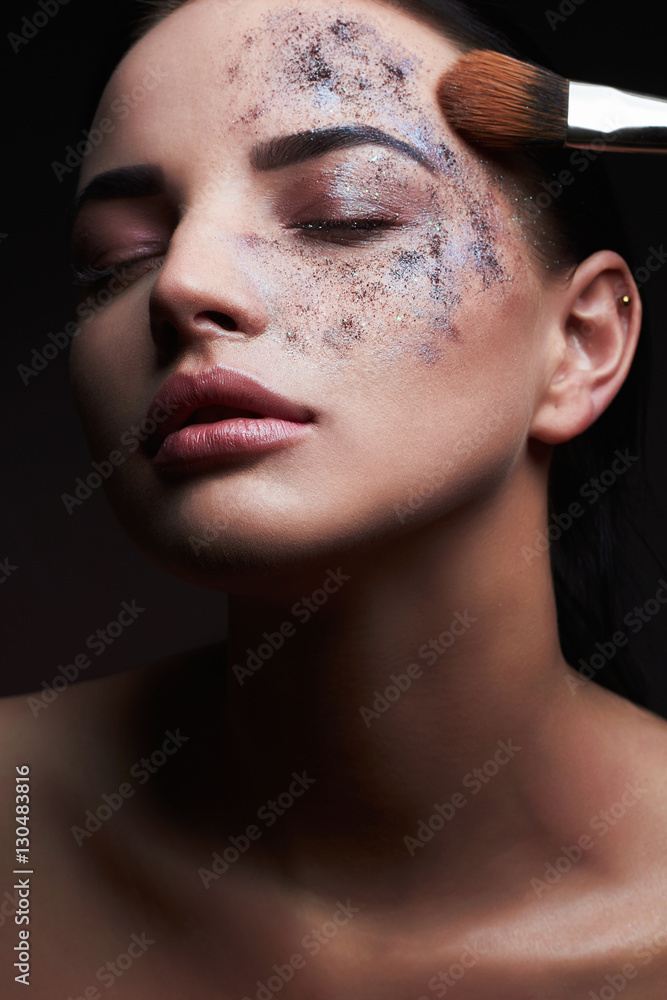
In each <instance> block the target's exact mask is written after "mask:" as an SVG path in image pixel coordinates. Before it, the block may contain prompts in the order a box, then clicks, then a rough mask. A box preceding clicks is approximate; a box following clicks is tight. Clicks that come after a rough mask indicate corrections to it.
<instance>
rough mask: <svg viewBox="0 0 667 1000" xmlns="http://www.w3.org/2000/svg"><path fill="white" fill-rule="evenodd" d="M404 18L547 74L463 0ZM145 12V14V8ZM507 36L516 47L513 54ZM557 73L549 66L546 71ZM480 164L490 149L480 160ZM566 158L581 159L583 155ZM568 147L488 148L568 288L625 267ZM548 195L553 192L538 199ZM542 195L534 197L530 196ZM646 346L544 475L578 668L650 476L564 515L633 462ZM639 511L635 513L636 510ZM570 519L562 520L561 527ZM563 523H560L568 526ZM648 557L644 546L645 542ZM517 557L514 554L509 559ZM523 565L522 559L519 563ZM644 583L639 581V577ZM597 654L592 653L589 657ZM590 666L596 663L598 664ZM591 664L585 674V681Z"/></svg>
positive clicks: (631, 587) (625, 575)
mask: <svg viewBox="0 0 667 1000" xmlns="http://www.w3.org/2000/svg"><path fill="white" fill-rule="evenodd" d="M140 2H141V3H142V7H143V16H141V17H140V18H139V20H138V21H137V23H136V24H135V26H134V31H133V36H132V38H133V41H135V42H136V41H137V40H138V39H139V38H141V37H142V36H143V35H144V34H145V33H146V32H147V31H148V30H150V28H152V27H153V26H154V25H155V24H157V23H158V22H160V21H161V20H163V19H164V18H165V17H167V16H169V14H171V13H173V11H175V10H176V9H178V8H179V7H181V6H182V5H183V4H184V3H185V2H187V0H140ZM376 2H378V3H383V4H385V5H388V6H392V7H395V8H397V9H398V10H402V11H405V12H407V13H409V14H411V15H412V16H414V17H416V18H418V19H419V20H422V21H424V22H426V23H428V24H429V25H431V26H432V27H433V28H434V30H437V31H439V32H441V33H443V34H445V35H446V36H447V37H448V38H449V39H450V40H451V41H453V42H454V43H455V44H456V45H457V46H458V47H459V48H461V50H463V51H469V50H471V49H476V48H487V49H493V50H495V51H497V52H502V53H505V54H507V55H514V56H519V57H520V58H522V59H531V58H532V60H533V61H535V62H539V63H541V64H542V65H547V66H548V61H547V60H545V59H544V56H543V53H541V52H536V51H535V47H534V43H532V42H527V40H526V38H525V37H520V34H519V32H518V31H517V28H516V26H515V25H510V24H508V23H507V21H506V19H505V18H504V15H503V14H502V12H501V11H500V10H499V9H498V8H494V10H493V13H490V12H489V11H488V10H487V9H486V8H485V11H484V16H483V17H482V16H480V14H479V13H478V12H477V11H476V10H475V3H474V2H463V0H376ZM146 8H149V9H148V10H147V9H146ZM509 37H513V38H515V39H517V44H516V46H515V45H514V44H512V43H511V42H510V41H509ZM549 68H552V69H555V70H556V71H557V67H553V66H552V67H549ZM484 155H485V156H487V153H485V154H484ZM575 155H581V154H580V153H578V154H575ZM572 156H573V154H572V151H571V150H567V151H565V150H554V149H544V150H537V151H531V152H530V153H524V152H520V153H519V152H516V153H515V152H511V153H509V154H503V155H502V156H501V155H499V154H496V153H494V152H491V151H488V158H489V159H490V160H492V161H495V162H499V163H500V164H501V165H502V166H503V167H504V168H505V169H507V170H508V171H509V172H510V174H511V176H512V177H513V178H514V179H515V180H516V181H517V183H518V184H519V186H520V188H522V189H523V190H524V192H526V193H527V196H528V200H527V204H528V205H529V206H531V198H532V210H530V211H526V210H524V215H530V219H527V221H528V222H529V224H530V225H532V226H533V230H534V233H535V239H534V241H533V242H534V246H533V249H534V250H535V252H536V255H537V256H538V258H539V259H540V261H541V263H542V265H543V267H545V268H546V269H547V270H548V271H549V272H550V273H551V274H552V275H553V277H554V280H567V278H568V277H569V276H570V275H571V273H572V271H573V270H574V268H575V267H576V265H577V263H579V262H580V261H582V260H584V259H585V258H586V257H587V256H589V255H590V254H591V253H594V252H595V251H596V250H599V249H612V250H617V251H618V252H619V253H620V254H621V255H622V256H623V257H624V258H626V259H630V254H629V252H628V247H627V245H626V242H625V234H624V229H623V224H622V220H621V217H620V213H619V212H618V209H617V206H616V205H615V200H614V196H613V193H612V190H611V185H610V184H609V180H608V178H607V176H606V172H605V169H604V165H603V157H598V158H597V159H595V161H593V159H592V158H589V164H588V167H587V168H586V170H585V172H581V173H579V174H578V176H577V177H576V183H573V184H571V185H570V186H563V185H562V184H560V183H559V181H558V177H559V174H560V173H561V172H562V171H563V170H567V169H568V167H571V166H572V163H573V160H572ZM547 192H551V194H550V195H548V196H547ZM540 195H541V196H542V197H541V198H540V197H539V196H540ZM649 348H650V344H649V340H648V337H647V335H646V330H644V333H643V336H642V337H641V338H640V343H639V347H638V350H637V354H636V356H635V359H634V362H633V365H632V368H631V371H630V373H629V375H628V378H627V379H626V381H625V383H624V385H623V386H622V388H621V390H620V391H619V393H618V394H617V396H616V398H615V399H614V401H613V402H612V404H611V405H610V406H609V407H608V409H607V410H606V411H605V412H604V413H603V414H602V415H601V416H600V417H599V418H598V420H596V421H595V423H594V424H593V425H592V426H591V427H590V428H589V429H588V430H586V431H585V432H584V433H583V434H581V435H579V436H578V437H576V438H574V439H573V440H572V441H569V442H567V443H566V444H563V445H559V446H557V447H556V448H555V449H554V452H553V456H552V460H551V468H550V477H549V513H550V534H549V537H548V538H543V539H542V546H541V550H540V548H535V544H536V543H535V540H533V539H530V540H528V541H527V546H526V547H527V548H528V549H529V550H530V549H531V548H532V549H533V550H534V552H535V556H534V557H535V558H540V557H546V556H545V554H544V553H545V549H546V547H547V541H549V542H551V545H550V556H551V568H552V575H553V581H554V590H555V597H556V605H557V610H558V627H559V635H560V641H561V648H562V651H563V654H564V656H565V659H566V660H567V662H568V663H570V664H571V665H572V666H574V667H577V666H579V665H580V661H582V660H583V661H584V662H586V663H588V662H589V661H590V659H591V656H592V655H593V654H595V653H596V651H597V650H596V643H600V644H603V643H605V642H607V643H608V642H609V640H610V638H611V636H612V634H613V633H614V632H615V631H617V630H618V625H619V622H620V621H621V620H622V616H623V612H624V611H626V610H627V605H626V606H624V605H623V601H630V600H631V599H632V597H631V595H632V596H635V597H636V596H640V597H641V599H642V602H643V600H644V599H645V596H646V593H647V590H646V586H645V585H644V586H642V582H641V579H635V567H634V562H633V559H632V557H631V556H630V555H629V553H626V554H625V555H624V554H623V551H622V549H621V547H620V546H621V543H623V542H625V543H626V544H627V542H628V539H629V538H630V537H631V536H632V535H633V534H634V535H635V536H637V537H639V539H640V540H641V541H643V539H642V538H641V534H640V533H639V529H638V528H637V524H638V523H641V519H638V518H635V517H633V511H634V509H635V506H636V504H637V502H638V501H640V502H644V501H645V499H646V492H647V491H648V480H647V478H646V473H645V469H644V463H643V462H638V463H637V464H636V467H635V468H634V469H633V473H632V476H622V477H620V478H619V480H618V483H617V484H616V485H614V489H613V491H611V490H610V491H607V492H600V493H599V495H598V497H597V499H596V500H595V502H594V503H590V495H591V494H590V492H589V494H588V496H589V500H588V503H587V504H586V503H583V501H582V503H581V504H580V507H583V509H584V510H585V516H581V517H571V516H570V515H569V514H568V508H569V507H570V506H571V505H572V504H573V503H576V502H578V501H580V500H582V497H583V494H582V492H581V491H582V489H585V488H586V486H587V484H589V483H590V482H591V480H593V479H595V478H598V477H599V476H600V475H601V474H603V473H604V472H605V470H607V469H609V467H610V465H611V463H612V462H613V461H614V458H615V452H616V451H617V450H618V449H622V450H623V451H624V452H625V450H626V449H627V450H628V451H629V452H630V453H631V454H632V455H633V456H637V455H638V456H640V457H641V448H642V445H643V442H644V436H645V425H646V399H647V396H648V381H649V373H650V357H649ZM637 509H638V508H637ZM568 518H569V521H570V522H571V523H570V524H569V525H568ZM566 525H567V527H566ZM647 549H648V550H649V551H650V548H649V547H648V546H647ZM517 558H521V556H520V555H519V554H518V553H517ZM528 558H530V556H528ZM637 575H638V576H641V574H640V573H638V574H637ZM614 648H615V650H616V651H615V654H614V656H613V657H604V656H602V659H603V660H604V659H606V660H607V662H606V664H605V665H604V666H603V667H602V668H596V667H595V666H594V667H593V670H594V671H595V680H596V681H598V682H599V683H600V684H601V685H603V686H605V687H608V688H610V689H612V690H615V691H616V692H618V693H619V694H622V695H624V696H626V697H628V698H630V699H631V700H633V701H635V702H638V703H640V704H646V703H647V697H648V695H647V683H646V677H645V675H644V672H643V670H642V666H641V664H640V663H638V662H636V656H635V654H634V653H633V650H632V647H629V648H618V649H616V647H614ZM598 656H600V654H598ZM596 662H597V661H596ZM590 672H591V671H590V668H589V670H588V674H589V675H590Z"/></svg>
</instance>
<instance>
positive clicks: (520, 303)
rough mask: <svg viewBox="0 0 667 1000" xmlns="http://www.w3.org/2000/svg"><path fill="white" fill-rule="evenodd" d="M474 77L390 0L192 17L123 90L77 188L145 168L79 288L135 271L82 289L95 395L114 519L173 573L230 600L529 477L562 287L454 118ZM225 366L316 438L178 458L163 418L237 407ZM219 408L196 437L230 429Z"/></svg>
mask: <svg viewBox="0 0 667 1000" xmlns="http://www.w3.org/2000/svg"><path fill="white" fill-rule="evenodd" d="M456 57H457V52H456V50H455V49H454V48H453V46H452V45H451V44H450V43H449V42H448V41H447V40H446V39H445V38H443V37H441V36H440V35H438V34H437V33H436V32H435V31H434V30H432V29H431V28H429V27H427V26H425V25H423V24H421V23H419V22H416V21H413V20H412V19H411V18H409V17H408V16H406V15H405V14H404V13H401V12H399V11H396V10H395V9H393V8H390V7H385V6H383V5H381V4H379V3H376V2H374V0H344V2H340V3H336V4H335V5H334V6H332V5H331V4H329V3H324V2H319V0H307V2H304V3H301V4H299V5H298V6H296V7H295V6H293V5H292V3H291V2H290V0H282V2H278V0H244V2H243V3H240V2H239V0H229V2H223V0H193V2H191V3H189V4H187V5H186V6H185V7H183V8H181V9H180V10H178V11H177V12H176V13H175V14H174V15H172V16H170V17H169V18H167V19H166V20H165V21H164V22H163V23H161V24H160V25H159V26H158V27H156V28H155V29H153V30H152V31H151V32H150V33H149V34H148V35H147V36H146V37H145V38H144V39H143V40H142V41H141V42H140V43H139V44H138V45H137V46H135V48H134V49H133V50H132V51H131V52H130V53H129V55H128V56H127V57H126V58H125V60H124V61H123V63H122V64H121V66H120V67H119V68H118V69H117V70H116V72H115V73H114V75H113V77H112V79H111V81H110V83H109V85H108V87H107V90H106V92H105V94H104V96H103V99H102V102H101V105H100V108H99V110H98V114H97V117H96V120H95V122H94V123H93V126H94V127H95V128H97V129H98V130H99V136H102V138H101V141H99V142H98V144H97V145H96V146H94V148H93V150H92V152H91V153H90V155H89V156H88V157H87V158H86V159H85V161H84V164H83V167H82V176H81V183H80V191H81V190H83V189H84V188H85V187H86V186H87V185H88V184H89V183H90V181H91V180H92V179H93V178H94V177H97V176H98V175H99V174H101V173H103V172H107V171H116V170H117V168H127V167H134V168H136V167H141V168H142V169H141V170H139V171H137V170H135V171H134V172H133V173H132V174H131V175H128V174H127V173H124V174H122V175H119V174H114V175H113V176H112V178H111V181H112V182H113V183H112V184H111V185H110V184H109V183H106V184H104V185H103V184H97V185H96V186H95V187H94V188H91V189H90V191H89V194H90V195H91V197H90V198H88V200H87V201H86V202H85V204H84V205H83V206H82V208H81V211H80V214H79V217H78V221H77V224H76V226H75V234H74V253H75V265H76V266H77V267H78V269H79V270H83V271H84V272H85V273H86V274H88V272H87V271H86V269H93V270H94V271H98V270H99V271H106V270H108V269H112V270H114V271H116V272H117V274H116V280H115V281H113V282H111V284H110V285H109V287H107V286H106V285H105V280H107V279H104V278H101V279H100V280H99V281H97V282H96V283H95V284H92V285H91V286H90V287H85V288H84V289H83V290H82V295H83V298H84V300H88V301H87V304H86V307H85V316H86V317H90V318H89V319H87V320H86V322H85V324H84V327H83V330H82V332H81V334H80V335H79V336H78V337H76V338H75V340H74V343H73V351H72V377H73V383H74V387H75V392H76V396H77V400H78V404H79V407H80V411H81V414H82V417H83V420H84V424H85V427H86V431H87V434H88V437H89V441H90V445H91V448H92V451H93V456H94V459H95V460H96V461H97V462H98V463H100V462H107V463H108V467H111V468H112V470H113V471H112V472H111V473H109V475H108V477H107V479H106V489H107V491H108V495H109V497H110V499H111V502H112V504H113V506H114V509H115V510H116V512H117V514H118V516H119V517H120V518H121V521H122V523H123V524H124V526H125V527H126V529H127V530H128V531H129V533H130V534H131V536H132V537H133V538H134V539H135V540H136V541H137V542H138V543H139V544H140V546H141V547H142V548H144V549H145V550H146V551H147V552H149V553H150V554H151V555H152V556H153V557H154V558H156V559H157V560H158V561H160V562H161V563H162V564H163V565H164V566H165V567H167V568H169V569H171V570H172V571H174V572H176V573H178V574H181V575H183V576H186V577H188V578H191V579H197V580H199V581H201V582H204V583H207V584H209V585H211V586H220V587H223V588H229V589H233V578H234V577H235V576H236V577H237V578H239V579H240V577H241V576H243V575H245V576H246V577H247V578H248V579H252V577H253V575H257V576H259V575H262V574H263V572H265V571H266V570H267V569H271V570H272V571H274V572H275V571H278V570H279V568H280V567H281V565H282V566H287V565H290V564H299V563H302V564H303V565H307V564H308V563H309V562H310V561H312V560H318V561H319V560H321V559H322V558H326V556H327V555H328V554H330V553H340V552H342V551H343V550H344V549H346V548H349V547H350V546H351V545H358V544H360V543H363V542H364V541H368V540H370V539H372V538H378V537H380V536H386V535H391V534H392V533H397V532H401V531H404V530H405V527H404V526H406V525H412V524H414V523H416V522H418V521H419V520H424V519H428V520H432V519H433V518H435V517H444V516H448V515H450V514H453V513H454V512H456V511H457V510H459V509H461V508H462V507H463V506H464V505H466V504H468V503H469V502H470V501H471V500H474V499H478V498H482V497H484V498H487V497H489V496H493V494H494V491H497V490H498V489H499V487H500V485H501V484H502V483H504V482H505V481H506V479H507V477H508V475H511V474H512V469H513V467H514V465H515V462H516V460H517V456H519V455H521V453H522V449H524V448H525V443H526V439H527V434H528V428H529V425H530V420H531V415H532V411H533V408H534V405H535V396H536V392H537V386H538V384H539V381H540V360H541V352H542V351H543V350H544V348H543V347H542V345H541V340H542V338H541V337H540V328H539V326H540V322H541V320H540V319H539V317H540V315H541V314H540V309H539V304H540V289H541V281H540V277H539V275H538V273H537V270H536V267H535V265H534V264H533V263H532V260H531V257H530V254H529V250H528V240H527V238H526V235H525V233H524V232H523V230H522V225H521V223H520V222H519V221H518V220H517V218H516V216H517V213H516V211H515V210H514V209H513V208H512V205H513V204H514V202H513V198H514V197H515V193H514V191H513V189H512V188H511V187H510V186H509V185H508V184H507V182H506V181H504V180H502V179H501V178H500V177H498V176H496V175H495V173H494V170H493V169H492V168H491V167H490V166H488V165H485V164H483V163H482V162H480V160H479V158H478V157H477V156H476V155H475V154H473V153H472V152H471V150H470V149H469V148H468V147H465V146H464V145H463V144H462V143H461V142H460V141H459V140H457V139H456V138H455V136H454V135H453V133H452V132H451V131H450V129H449V128H448V125H447V122H446V121H445V119H444V118H443V116H442V113H441V112H440V110H439V108H438V104H437V101H436V85H437V82H438V79H439V77H440V75H441V74H442V73H443V72H444V71H445V70H446V69H447V68H448V67H449V66H450V65H451V64H452V63H453V62H454V61H455V59H456ZM334 130H338V131H337V132H336V131H334ZM362 130H367V131H365V132H363V131H362ZM368 130H374V131H372V132H371V131H368ZM303 133H308V135H307V136H306V137H303V135H302V137H301V139H300V140H294V139H292V140H291V141H287V142H285V143H284V144H282V145H279V144H278V143H276V140H283V139H285V137H289V136H294V135H298V134H303ZM91 134H93V133H92V127H91ZM99 136H97V138H99ZM396 140H398V142H396ZM392 143H393V144H392ZM94 277H95V275H94V274H93V275H92V276H91V275H90V274H88V278H94ZM83 314H84V312H83V309H82V310H81V312H80V315H83ZM212 369H213V370H215V371H213V372H211V370H212ZM226 369H232V370H234V371H235V372H241V373H244V374H246V375H249V376H251V377H252V378H254V379H256V380H258V381H259V382H261V383H262V384H263V385H264V386H266V387H268V388H269V389H271V390H273V391H274V392H276V393H278V394H279V395H280V396H282V397H285V398H286V399H287V400H289V401H291V403H292V404H295V413H294V415H293V416H294V417H295V418H296V420H297V422H299V424H300V425H299V426H297V427H295V426H294V423H292V424H290V425H289V426H288V428H287V429H288V431H289V434H288V436H287V437H286V438H284V439H283V438H282V437H281V434H282V432H281V430H280V427H278V430H277V431H276V426H277V425H276V424H275V421H274V423H273V424H270V422H269V423H267V424H265V425H263V426H264V427H268V428H269V429H270V431H271V433H270V434H268V438H270V439H271V443H270V444H267V445H266V447H263V446H262V445H261V444H260V445H259V446H253V449H251V450H245V451H244V450H243V449H241V450H238V448H237V449H236V450H234V449H233V450H232V452H229V451H224V450H221V448H220V447H219V446H218V445H216V444H215V441H216V440H219V439H218V438H216V437H215V434H216V433H217V431H216V430H215V429H214V434H213V438H212V439H211V440H213V444H212V445H211V447H209V445H208V444H207V443H206V442H207V441H209V438H206V434H207V433H209V432H210V430H211V428H210V426H209V427H208V429H207V430H206V431H205V432H204V433H203V437H202V436H201V435H200V439H199V443H198V444H197V441H195V445H194V451H192V449H191V450H190V451H188V447H189V446H188V444H187V442H186V444H185V445H181V446H180V450H179V446H178V445H175V444H174V441H175V440H176V438H175V437H174V435H171V436H170V437H167V438H166V439H165V442H164V443H163V445H162V448H161V450H160V451H158V452H157V455H155V450H156V448H157V447H158V444H159V443H160V441H159V439H158V440H154V439H150V440H149V441H148V442H145V441H143V439H145V438H146V431H147V430H150V427H151V424H145V423H143V422H144V421H145V420H146V418H147V417H151V416H152V417H154V418H155V419H154V420H153V424H152V426H156V425H158V428H160V427H161V428H162V429H163V431H164V430H165V429H169V430H174V431H177V430H178V427H176V428H174V427H173V426H172V424H173V420H172V421H171V422H169V421H168V420H165V419H164V417H165V412H167V411H168V410H169V406H170V404H169V403H167V411H165V409H164V408H163V409H161V410H156V409H155V407H154V404H153V401H154V400H155V399H156V398H157V399H159V400H163V401H164V400H169V399H170V398H171V397H170V395H169V392H168V391H167V389H166V388H165V384H166V383H167V380H168V379H170V378H171V377H173V376H174V375H177V376H178V375H181V374H186V375H194V376H196V375H197V374H198V373H201V372H206V373H207V375H206V376H205V378H204V380H205V381H206V380H207V379H208V384H211V380H212V381H213V382H216V372H217V382H218V383H219V384H222V385H223V386H224V385H230V384H231V382H230V376H229V374H228V372H227V371H226ZM195 381H196V380H195ZM207 402H208V404H209V405H208V406H207V405H205V404H206V403H207ZM200 403H201V405H200V406H199V407H198V408H196V412H194V414H193V413H192V412H191V413H190V416H189V417H188V419H189V420H191V421H194V422H195V423H200V424H204V423H206V422H208V423H209V425H210V424H214V423H216V422H217V423H218V424H219V421H220V418H221V417H229V416H233V415H234V411H229V412H226V411H223V410H220V409H219V408H217V407H216V406H214V405H213V404H212V403H211V401H210V399H209V398H207V400H205V401H204V402H202V401H201V400H200ZM192 408H193V406H192V405H191V406H190V410H191V411H192ZM237 409H241V410H243V411H244V412H246V413H248V412H249V411H253V407H252V406H248V407H246V408H243V407H238V405H237ZM253 412H254V411H253ZM257 412H258V413H259V414H260V416H261V414H262V410H261V407H260V406H258V407H257ZM179 414H180V415H179ZM179 414H177V416H176V418H175V420H176V424H177V425H178V426H180V425H182V424H183V423H184V422H185V420H186V417H185V416H184V415H183V413H182V412H181V411H179ZM269 416H271V414H269ZM266 418H267V415H266V414H264V419H266ZM253 423H254V426H255V430H256V429H257V425H256V421H253ZM142 424H143V429H142ZM230 426H231V425H230ZM238 426H239V425H238V424H237V425H236V427H237V429H238ZM219 429H220V428H219V426H218V430H219ZM158 433H159V430H158ZM188 433H189V434H190V439H189V440H190V444H192V440H193V434H195V433H199V432H193V431H190V432H188ZM221 433H222V437H223V438H224V435H225V431H224V429H223V430H222V432H221ZM239 433H241V434H242V433H243V430H241V432H237V433H236V437H235V438H234V440H237V439H238V437H239ZM261 433H262V430H261V428H260V430H259V434H260V436H261ZM180 436H181V439H183V432H182V431H181V435H180ZM186 436H187V434H186ZM232 437H234V435H232ZM249 437H250V438H252V440H253V441H254V442H256V440H257V434H255V435H254V436H253V435H252V434H249ZM170 438H171V444H169V442H170ZM204 439H205V441H204V445H202V443H201V442H202V440H204ZM145 448H148V449H149V450H148V451H146V450H145ZM170 448H171V450H170ZM197 448H199V451H198V450H197ZM202 449H203V451H204V452H205V453H206V455H207V456H209V457H208V458H202V454H201V453H202ZM211 449H212V450H211ZM216 449H217V450H216ZM119 455H120V458H119ZM193 456H194V457H193ZM108 467H107V466H103V468H105V469H106V470H107V471H108Z"/></svg>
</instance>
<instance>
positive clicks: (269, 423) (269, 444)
mask: <svg viewBox="0 0 667 1000" xmlns="http://www.w3.org/2000/svg"><path fill="white" fill-rule="evenodd" d="M312 419H313V414H312V412H311V411H310V410H309V409H307V408H306V407H305V406H302V405H300V404H298V403H295V402H292V401H291V400H289V399H287V398H286V397H285V396H282V395H281V394H279V393H277V392H274V391H273V390H272V389H269V388H267V386H265V385H262V383H261V382H259V381H257V380H256V379H255V378H253V377H252V376H250V375H246V374H244V373H243V372H238V371H235V370H234V369H231V368H224V367H220V366H218V367H215V368H209V369H206V370H205V371H201V372H195V373H190V374H187V373H180V374H176V375H172V376H171V378H169V379H167V381H166V382H165V383H164V385H163V386H162V388H161V389H160V390H159V392H158V394H157V395H156V397H155V399H154V400H153V402H152V403H151V406H150V408H149V411H148V414H147V420H148V421H149V422H153V423H155V424H157V429H156V430H155V431H154V432H153V433H152V434H151V435H150V437H149V438H148V439H147V441H146V442H145V446H144V447H145V451H146V453H147V454H148V455H149V456H150V457H151V458H152V459H153V462H154V463H155V464H156V465H158V466H161V467H162V468H165V469H166V468H169V467H174V468H187V467H192V466H197V465H201V464H204V465H206V464H210V463H211V461H214V460H216V459H221V458H225V457H229V456H233V455H242V454H252V453H259V452H262V451H270V450H274V449H276V448H280V447H283V446H285V445H286V444H289V443H290V442H292V441H294V440H296V439H298V437H300V436H302V435H303V433H304V431H306V430H307V429H308V426H309V424H310V423H311V422H312ZM160 421H161V422H160ZM149 425H150V424H149Z"/></svg>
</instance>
